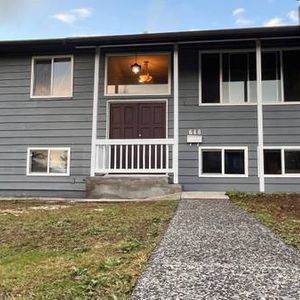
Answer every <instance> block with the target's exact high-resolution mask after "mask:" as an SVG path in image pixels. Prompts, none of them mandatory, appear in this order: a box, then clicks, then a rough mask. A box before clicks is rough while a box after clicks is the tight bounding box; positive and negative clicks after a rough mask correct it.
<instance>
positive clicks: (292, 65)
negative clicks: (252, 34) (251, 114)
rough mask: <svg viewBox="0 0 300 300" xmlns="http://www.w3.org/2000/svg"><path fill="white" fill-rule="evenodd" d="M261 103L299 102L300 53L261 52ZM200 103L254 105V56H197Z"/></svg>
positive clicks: (235, 54) (255, 100)
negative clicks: (198, 57)
mask: <svg viewBox="0 0 300 300" xmlns="http://www.w3.org/2000/svg"><path fill="white" fill-rule="evenodd" d="M262 98H263V102H264V103H280V102H295V101H300V51H298V50H280V51H268V50H265V51H263V52H262ZM200 102H201V103H204V104H205V103H207V104H209V103H221V104H245V103H256V102H257V80H256V54H255V52H241V53H236V52H233V53H203V54H201V56H200Z"/></svg>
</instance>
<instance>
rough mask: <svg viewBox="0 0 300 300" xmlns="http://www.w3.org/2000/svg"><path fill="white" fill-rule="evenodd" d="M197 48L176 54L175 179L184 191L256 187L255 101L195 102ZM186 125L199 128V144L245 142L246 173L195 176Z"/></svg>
mask: <svg viewBox="0 0 300 300" xmlns="http://www.w3.org/2000/svg"><path fill="white" fill-rule="evenodd" d="M198 64H199V55H198V49H191V48H189V49H182V50H181V51H180V57H179V105H180V106H179V135H180V137H179V143H180V145H179V182H180V183H181V184H182V185H183V189H184V190H186V191H193V190H201V191H232V190H239V191H258V189H259V185H258V177H257V161H256V160H257V158H256V157H257V153H256V149H257V116H256V115H257V111H256V105H238V106H224V105H222V106H203V105H202V106H199V105H198V103H199V74H198ZM189 129H201V130H202V135H203V143H202V144H201V146H203V147H204V146H205V147H210V146H247V147H248V148H249V149H248V150H249V177H246V178H238V177H236V178H229V177H223V178H219V177H217V178H216V177H214V178H209V177H199V176H198V173H199V150H198V147H197V146H196V145H192V146H189V145H188V144H187V143H186V135H187V133H188V130H189Z"/></svg>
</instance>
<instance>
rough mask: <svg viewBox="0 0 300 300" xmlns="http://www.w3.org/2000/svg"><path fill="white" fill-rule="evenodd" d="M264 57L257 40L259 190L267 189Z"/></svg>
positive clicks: (259, 42)
mask: <svg viewBox="0 0 300 300" xmlns="http://www.w3.org/2000/svg"><path fill="white" fill-rule="evenodd" d="M261 62H262V59H261V41H260V40H256V78H257V136H258V145H257V167H258V178H259V191H260V192H264V191H265V177H264V124H263V104H262V64H261Z"/></svg>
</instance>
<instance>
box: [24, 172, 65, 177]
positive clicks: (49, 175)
mask: <svg viewBox="0 0 300 300" xmlns="http://www.w3.org/2000/svg"><path fill="white" fill-rule="evenodd" d="M26 176H43V177H45V176H47V177H56V176H58V177H69V176H70V174H68V173H53V174H48V173H27V174H26Z"/></svg>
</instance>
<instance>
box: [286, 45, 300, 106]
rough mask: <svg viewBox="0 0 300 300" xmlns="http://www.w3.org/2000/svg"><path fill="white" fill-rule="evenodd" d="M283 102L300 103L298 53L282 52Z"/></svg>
mask: <svg viewBox="0 0 300 300" xmlns="http://www.w3.org/2000/svg"><path fill="white" fill-rule="evenodd" d="M283 75H284V76H283V77H284V101H287V102H289V101H300V51H284V52H283Z"/></svg>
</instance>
